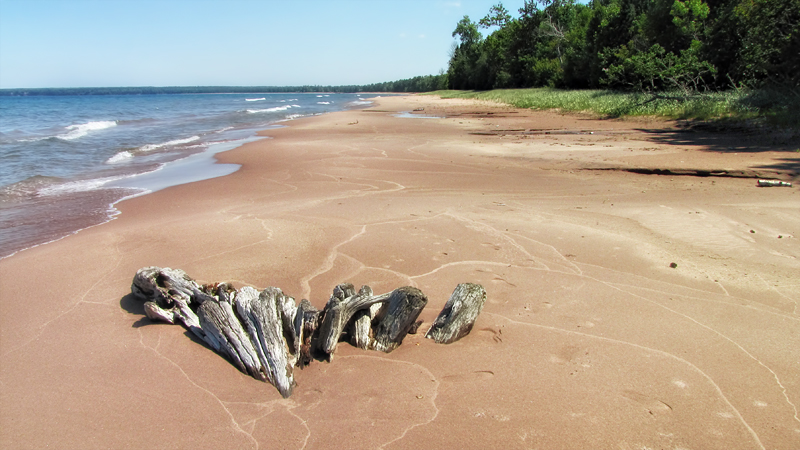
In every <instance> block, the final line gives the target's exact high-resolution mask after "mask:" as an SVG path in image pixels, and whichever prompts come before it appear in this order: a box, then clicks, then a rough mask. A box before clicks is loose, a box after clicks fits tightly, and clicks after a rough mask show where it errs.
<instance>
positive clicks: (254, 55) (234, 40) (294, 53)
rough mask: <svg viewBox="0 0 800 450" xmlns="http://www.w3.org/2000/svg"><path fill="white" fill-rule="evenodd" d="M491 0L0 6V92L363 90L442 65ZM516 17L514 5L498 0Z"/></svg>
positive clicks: (51, 1) (67, 0)
mask: <svg viewBox="0 0 800 450" xmlns="http://www.w3.org/2000/svg"><path fill="white" fill-rule="evenodd" d="M495 3H497V0H484V1H478V0H450V1H438V0H346V1H345V0H280V1H278V0H226V1H220V0H0V88H20V87H24V88H34V87H88V86H98V87H100V86H199V85H223V86H248V85H249V86H253V85H262V86H286V85H305V84H319V85H340V84H367V83H374V82H381V81H392V80H397V79H402V78H410V77H413V76H417V75H428V74H436V73H438V72H439V71H440V70H441V69H446V67H447V60H448V53H449V51H450V48H451V45H452V43H453V38H452V36H451V33H452V32H453V29H455V26H456V23H457V22H458V21H459V20H460V19H461V18H462V17H463V16H464V15H469V16H470V18H471V19H472V20H474V21H477V20H479V19H480V18H481V17H483V16H485V15H486V13H487V12H488V11H489V8H490V7H491V6H492V5H493V4H495ZM503 4H504V5H505V7H506V8H507V9H508V10H509V11H510V12H511V13H512V15H514V16H515V17H516V16H518V14H517V10H518V9H519V8H520V7H521V6H522V4H523V0H518V1H517V0H514V1H504V2H503Z"/></svg>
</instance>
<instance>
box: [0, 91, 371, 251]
mask: <svg viewBox="0 0 800 450" xmlns="http://www.w3.org/2000/svg"><path fill="white" fill-rule="evenodd" d="M369 103H370V102H369V101H367V100H365V99H364V98H362V95H361V94H298V93H294V94H283V93H282V94H183V95H166V94H165V95H109V96H37V97H0V258H2V257H5V256H8V255H10V254H13V253H15V252H17V251H19V250H21V249H24V248H28V247H31V246H35V245H38V244H41V243H44V242H48V241H52V240H54V239H58V238H61V237H63V236H65V235H68V234H70V233H72V232H75V231H76V230H79V229H82V228H85V227H87V226H91V225H94V224H97V223H102V222H104V221H106V220H108V219H109V218H110V217H112V216H113V215H114V214H115V212H116V210H115V209H114V208H113V204H114V203H115V202H117V201H119V200H120V199H122V198H126V197H129V196H132V195H139V194H141V193H145V192H150V191H154V190H157V189H161V188H164V187H168V186H170V185H175V184H180V183H185V182H190V181H196V180H199V179H203V178H209V177H214V176H221V175H225V174H227V173H230V172H232V171H234V170H236V169H237V167H236V166H230V165H214V164H213V156H212V155H213V154H214V153H216V152H218V151H224V150H228V149H231V148H234V147H236V146H238V145H240V144H241V143H244V142H246V141H248V140H253V139H254V135H255V132H256V131H259V130H263V129H266V128H269V127H274V126H281V125H290V121H291V120H292V119H295V118H298V117H304V116H309V115H316V114H323V113H327V112H333V111H339V110H343V109H348V108H357V107H363V106H366V105H369ZM165 175H168V176H165Z"/></svg>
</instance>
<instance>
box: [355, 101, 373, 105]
mask: <svg viewBox="0 0 800 450" xmlns="http://www.w3.org/2000/svg"><path fill="white" fill-rule="evenodd" d="M350 104H351V105H354V106H361V105H371V104H372V102H370V101H367V100H355V101H352V102H350Z"/></svg>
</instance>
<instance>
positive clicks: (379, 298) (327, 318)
mask: <svg viewBox="0 0 800 450" xmlns="http://www.w3.org/2000/svg"><path fill="white" fill-rule="evenodd" d="M389 298H390V294H381V295H372V289H371V288H370V287H369V286H362V287H361V289H360V290H359V291H358V293H355V289H354V288H353V285H352V284H349V283H348V284H340V285H338V286H336V287H335V288H334V289H333V295H331V298H330V299H329V300H328V304H326V305H325V308H324V309H323V310H322V323H321V324H320V325H319V329H318V330H317V333H318V338H317V349H318V350H319V351H321V352H322V353H324V354H327V355H332V354H333V352H334V351H335V350H336V345H337V344H338V343H339V338H340V337H341V336H342V333H343V332H344V330H345V327H346V326H347V325H348V323H350V319H351V318H352V317H353V315H354V314H355V313H356V312H357V311H359V310H362V309H366V308H369V307H370V306H372V305H374V304H376V303H382V302H385V301H387V300H388V299H389ZM328 358H329V359H330V358H331V356H328Z"/></svg>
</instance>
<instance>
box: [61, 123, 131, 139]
mask: <svg viewBox="0 0 800 450" xmlns="http://www.w3.org/2000/svg"><path fill="white" fill-rule="evenodd" d="M115 126H117V122H116V121H114V120H100V121H96V122H87V123H80V124H76V125H70V126H68V127H65V128H64V129H65V130H68V131H67V132H66V133H64V134H59V135H57V136H55V137H56V138H58V139H62V140H65V141H72V140H75V139H78V138H82V137H84V136H86V135H87V134H89V132H90V131H97V130H104V129H106V128H111V127H115Z"/></svg>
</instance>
